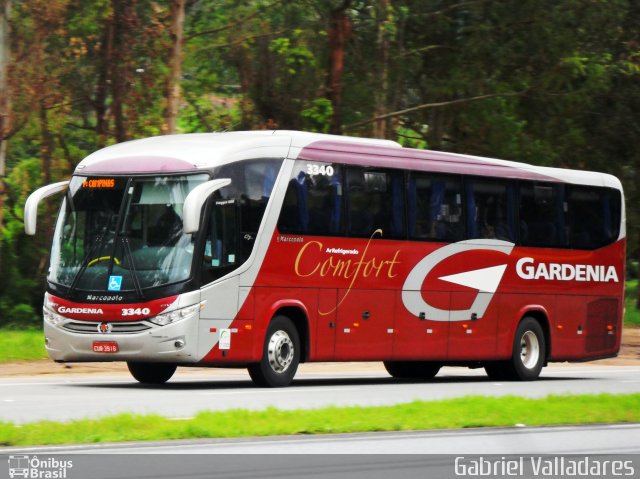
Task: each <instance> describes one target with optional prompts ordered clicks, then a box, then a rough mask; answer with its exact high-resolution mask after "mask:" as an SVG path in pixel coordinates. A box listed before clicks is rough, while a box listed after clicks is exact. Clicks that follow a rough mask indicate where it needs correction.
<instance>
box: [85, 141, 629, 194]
mask: <svg viewBox="0 0 640 479" xmlns="http://www.w3.org/2000/svg"><path fill="white" fill-rule="evenodd" d="M265 157H272V158H283V157H287V158H301V159H306V160H310V161H330V162H339V163H347V164H358V165H368V166H374V167H390V168H402V169H410V170H422V171H435V172H447V173H454V174H455V173H460V174H470V175H480V176H492V177H501V178H514V179H532V180H539V181H554V182H566V183H573V184H584V185H592V186H608V187H611V188H616V189H621V188H622V187H621V184H620V181H619V180H618V179H617V178H616V177H614V176H612V175H607V174H603V173H594V172H587V171H581V170H570V169H562V168H549V167H541V166H534V165H529V164H525V163H518V162H514V161H505V160H498V159H494V158H484V157H478V156H471V155H463V154H457V153H446V152H440V151H433V150H416V149H411V148H403V147H401V146H400V145H399V144H398V143H396V142H393V141H390V140H378V139H366V138H357V137H348V136H336V135H325V134H320V133H307V132H299V131H287V130H275V131H272V130H262V131H244V132H225V133H194V134H182V135H167V136H156V137H150V138H144V139H140V140H133V141H127V142H124V143H119V144H116V145H112V146H108V147H106V148H103V149H101V150H98V151H96V152H95V153H92V154H90V155H89V156H87V157H86V158H85V159H84V160H82V161H81V162H80V164H79V165H78V166H77V168H76V171H75V173H76V174H81V175H104V174H108V175H113V174H143V173H179V172H193V171H197V170H201V169H211V168H213V167H216V166H219V165H222V164H225V163H230V162H233V161H239V160H244V159H251V158H265Z"/></svg>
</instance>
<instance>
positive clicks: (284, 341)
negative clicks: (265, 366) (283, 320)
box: [268, 330, 295, 373]
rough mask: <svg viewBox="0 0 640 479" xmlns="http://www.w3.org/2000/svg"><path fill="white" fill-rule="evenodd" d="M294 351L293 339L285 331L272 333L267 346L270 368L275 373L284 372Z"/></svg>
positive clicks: (291, 359)
mask: <svg viewBox="0 0 640 479" xmlns="http://www.w3.org/2000/svg"><path fill="white" fill-rule="evenodd" d="M294 352H295V350H294V347H293V341H291V338H290V337H289V335H288V334H287V333H286V332H284V331H282V330H280V331H276V332H275V333H273V335H272V336H271V339H269V346H268V359H269V365H270V366H271V369H273V370H274V371H275V372H276V373H283V372H285V371H286V370H287V369H288V368H289V366H290V365H291V362H292V361H293V355H294Z"/></svg>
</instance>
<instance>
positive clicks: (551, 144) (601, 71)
mask: <svg viewBox="0 0 640 479" xmlns="http://www.w3.org/2000/svg"><path fill="white" fill-rule="evenodd" d="M638 18H640V3H638V2H637V1H633V0H565V1H562V2H557V1H555V0H531V1H526V2H523V1H521V0H466V1H465V0H297V1H295V2H289V1H285V0H243V1H241V0H0V140H2V141H1V142H0V325H1V324H7V323H16V324H20V325H25V324H29V323H35V322H38V321H39V319H37V318H38V316H39V310H40V307H41V301H42V290H43V281H44V277H45V275H46V269H47V265H48V258H47V249H48V246H49V242H50V237H51V229H52V227H53V222H54V217H55V208H56V205H55V204H49V205H47V206H46V211H44V216H43V218H44V219H43V220H42V222H41V224H40V226H39V228H40V229H39V234H38V236H37V237H36V238H35V239H33V238H26V237H25V236H24V233H23V224H22V208H23V205H24V200H25V198H26V196H27V194H28V193H29V192H31V191H33V190H34V189H35V188H36V187H38V186H40V185H42V184H46V183H50V182H53V181H56V180H59V179H62V178H66V177H68V176H69V175H70V174H71V172H72V171H73V169H74V167H75V165H76V164H77V163H78V162H79V161H80V160H81V159H82V158H83V157H84V156H85V155H87V154H88V153H90V152H92V151H94V150H95V149H97V148H100V147H102V146H105V145H107V144H111V143H115V142H119V141H124V140H128V139H132V138H138V137H143V136H149V135H156V134H161V133H173V132H196V131H198V132H199V131H212V130H225V129H229V130H240V129H256V128H288V129H304V130H311V131H320V132H332V133H344V134H351V135H359V136H372V137H385V138H391V139H395V140H398V141H400V142H401V143H403V144H405V145H408V146H415V147H420V148H424V147H428V148H432V149H436V150H448V151H457V152H464V153H471V154H479V155H484V156H493V157H500V158H504V159H508V160H515V161H524V162H530V163H535V164H540V165H550V166H559V167H571V168H580V169H593V170H601V171H607V172H610V173H613V174H615V175H616V176H618V177H619V178H621V180H622V181H623V183H624V185H625V188H626V194H627V207H628V209H627V213H628V214H627V220H628V236H629V257H630V258H635V259H638V258H640V250H639V247H638V243H639V237H640V148H638V145H640V116H638V114H637V112H638V111H640V81H639V80H640V22H638ZM627 271H628V273H629V275H631V276H636V277H637V262H636V263H634V264H631V263H630V266H629V268H627ZM635 291H638V288H637V287H636V289H635ZM633 294H634V296H636V295H637V296H636V297H637V298H638V300H640V293H636V292H634V293H633ZM635 306H636V308H637V306H638V305H637V304H636V305H635Z"/></svg>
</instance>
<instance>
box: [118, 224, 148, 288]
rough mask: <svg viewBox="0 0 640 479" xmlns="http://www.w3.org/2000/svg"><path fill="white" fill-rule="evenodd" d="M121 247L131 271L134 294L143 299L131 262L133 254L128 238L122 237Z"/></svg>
mask: <svg viewBox="0 0 640 479" xmlns="http://www.w3.org/2000/svg"><path fill="white" fill-rule="evenodd" d="M122 245H123V246H124V254H125V256H126V258H127V261H128V263H129V269H130V271H131V277H132V278H133V287H134V288H135V289H136V293H137V294H138V296H139V297H140V298H144V293H143V292H142V287H141V286H140V280H139V278H138V272H137V271H136V265H135V263H134V261H133V253H132V252H131V246H130V245H129V238H127V237H126V236H122Z"/></svg>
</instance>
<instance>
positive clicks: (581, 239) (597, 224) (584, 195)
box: [567, 186, 621, 249]
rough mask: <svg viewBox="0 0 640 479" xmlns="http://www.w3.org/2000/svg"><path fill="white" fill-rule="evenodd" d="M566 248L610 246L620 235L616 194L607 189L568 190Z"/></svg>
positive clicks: (618, 201)
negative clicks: (567, 245)
mask: <svg viewBox="0 0 640 479" xmlns="http://www.w3.org/2000/svg"><path fill="white" fill-rule="evenodd" d="M567 203H568V214H569V217H568V236H569V246H570V247H571V248H576V249H596V248H600V247H602V246H606V245H608V244H611V243H613V242H614V241H615V240H616V239H617V238H618V235H619V234H620V215H621V211H620V209H621V208H620V193H619V192H618V191H616V190H613V189H608V188H594V187H585V186H571V187H569V191H568V195H567Z"/></svg>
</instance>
